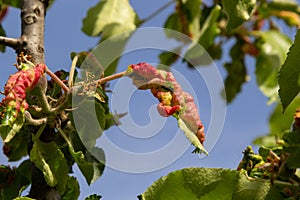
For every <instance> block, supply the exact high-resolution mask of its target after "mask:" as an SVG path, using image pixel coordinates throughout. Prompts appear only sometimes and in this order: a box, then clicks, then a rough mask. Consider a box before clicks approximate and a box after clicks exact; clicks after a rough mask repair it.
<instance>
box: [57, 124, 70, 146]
mask: <svg viewBox="0 0 300 200" xmlns="http://www.w3.org/2000/svg"><path fill="white" fill-rule="evenodd" d="M56 129H57V130H58V132H59V133H60V135H61V136H62V137H63V138H64V140H65V141H66V143H67V144H68V146H69V148H71V149H72V150H73V151H74V149H73V146H72V144H71V142H70V140H69V138H68V137H67V136H66V134H65V132H64V131H63V130H62V129H61V128H59V127H57V128H56Z"/></svg>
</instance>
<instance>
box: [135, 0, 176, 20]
mask: <svg viewBox="0 0 300 200" xmlns="http://www.w3.org/2000/svg"><path fill="white" fill-rule="evenodd" d="M175 2H176V1H175V0H171V1H169V2H168V3H166V4H165V5H163V6H162V7H160V8H159V9H158V10H156V11H155V12H153V13H152V14H151V15H149V16H148V17H146V18H145V19H142V20H141V22H140V24H139V25H141V24H143V23H145V22H147V21H149V20H151V19H152V18H154V17H155V16H156V15H158V14H159V13H161V12H162V11H163V10H164V9H166V8H167V7H169V6H170V5H172V4H173V3H175Z"/></svg>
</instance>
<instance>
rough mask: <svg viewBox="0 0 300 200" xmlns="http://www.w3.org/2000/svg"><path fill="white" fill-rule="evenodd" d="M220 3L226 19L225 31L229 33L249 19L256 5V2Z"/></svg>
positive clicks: (237, 0)
mask: <svg viewBox="0 0 300 200" xmlns="http://www.w3.org/2000/svg"><path fill="white" fill-rule="evenodd" d="M221 2H222V6H223V10H224V12H225V13H226V15H227V18H228V24H227V30H228V31H229V32H230V31H231V30H232V29H235V28H237V27H238V26H240V25H241V24H242V23H243V22H245V21H247V20H248V19H249V18H250V17H251V14H252V11H253V8H254V6H255V4H256V0H247V1H245V0H222V1H221Z"/></svg>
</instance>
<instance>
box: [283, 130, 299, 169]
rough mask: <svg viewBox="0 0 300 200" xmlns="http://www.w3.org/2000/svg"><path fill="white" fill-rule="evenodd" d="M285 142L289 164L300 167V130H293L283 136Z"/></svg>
mask: <svg viewBox="0 0 300 200" xmlns="http://www.w3.org/2000/svg"><path fill="white" fill-rule="evenodd" d="M283 140H284V142H285V144H284V147H283V152H284V153H286V155H288V156H287V166H288V167H289V168H292V169H297V168H299V167H300V163H299V159H300V132H299V131H292V132H288V133H286V134H285V135H284V136H283Z"/></svg>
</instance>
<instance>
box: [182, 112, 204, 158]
mask: <svg viewBox="0 0 300 200" xmlns="http://www.w3.org/2000/svg"><path fill="white" fill-rule="evenodd" d="M178 126H179V128H180V129H181V130H182V131H183V132H184V134H185V136H186V137H187V138H188V140H189V141H190V142H191V143H192V144H193V145H194V146H195V148H196V150H195V152H196V153H205V154H206V155H208V153H207V151H206V150H205V149H204V147H203V145H202V144H201V143H200V141H199V139H198V138H197V136H196V135H195V133H194V132H192V131H191V130H190V129H189V128H188V126H187V125H186V123H185V122H184V121H183V120H182V119H180V118H179V119H178Z"/></svg>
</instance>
